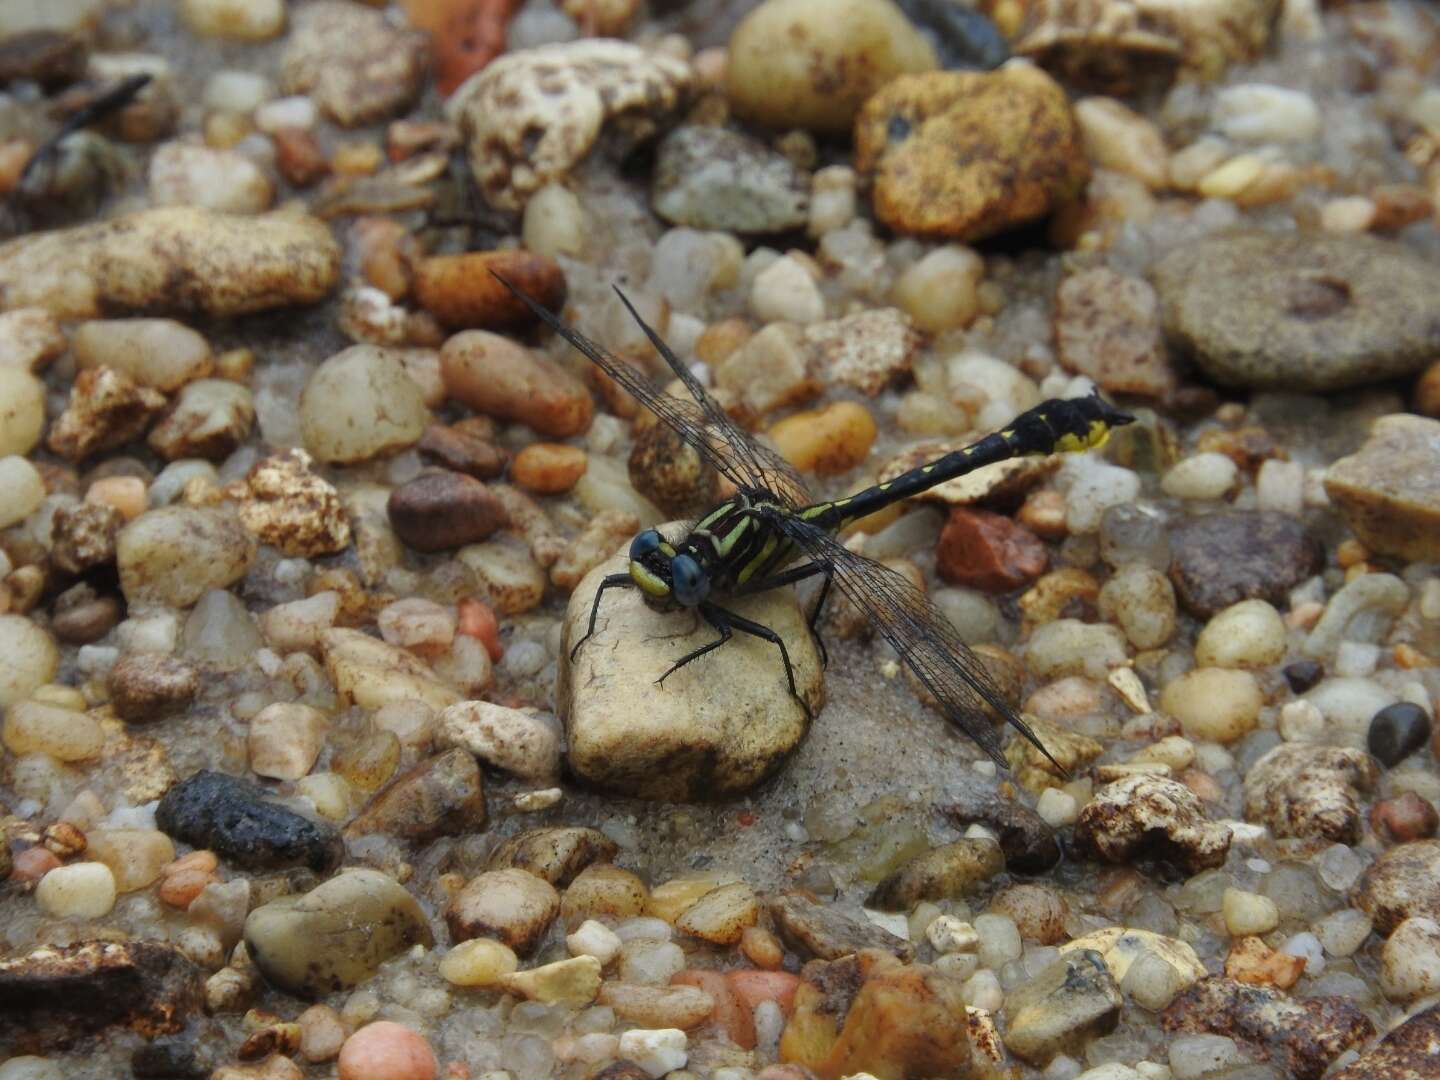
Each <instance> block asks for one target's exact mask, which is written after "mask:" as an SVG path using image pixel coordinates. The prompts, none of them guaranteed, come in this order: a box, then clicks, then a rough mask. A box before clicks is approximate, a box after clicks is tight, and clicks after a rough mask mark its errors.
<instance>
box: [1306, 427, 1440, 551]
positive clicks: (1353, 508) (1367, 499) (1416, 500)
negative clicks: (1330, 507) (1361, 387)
mask: <svg viewBox="0 0 1440 1080" xmlns="http://www.w3.org/2000/svg"><path fill="white" fill-rule="evenodd" d="M1437 474H1440V420H1432V419H1430V418H1429V417H1428V416H1413V415H1410V414H1408V413H1399V414H1394V415H1391V416H1382V417H1380V419H1378V420H1376V421H1375V424H1374V426H1373V427H1372V428H1371V430H1370V437H1369V438H1368V439H1366V440H1365V444H1364V445H1363V446H1362V447H1360V449H1359V450H1358V451H1357V452H1356V453H1354V454H1351V455H1350V456H1349V457H1344V458H1341V459H1340V460H1339V461H1337V462H1335V463H1334V464H1333V465H1331V466H1330V468H1329V469H1328V470H1327V471H1326V473H1325V493H1326V494H1327V495H1329V496H1330V501H1331V502H1333V503H1334V504H1335V505H1336V506H1337V507H1339V508H1340V512H1341V513H1342V514H1344V515H1345V521H1346V522H1347V523H1348V524H1349V526H1350V528H1351V529H1352V530H1353V531H1354V533H1355V535H1356V536H1357V537H1359V539H1360V541H1361V542H1362V543H1363V544H1364V545H1365V546H1366V547H1368V548H1369V549H1370V550H1371V551H1374V552H1377V553H1379V554H1381V555H1395V556H1397V557H1399V558H1402V559H1406V560H1411V561H1417V562H1433V561H1435V560H1436V559H1440V485H1437V484H1436V482H1435V477H1436V475H1437Z"/></svg>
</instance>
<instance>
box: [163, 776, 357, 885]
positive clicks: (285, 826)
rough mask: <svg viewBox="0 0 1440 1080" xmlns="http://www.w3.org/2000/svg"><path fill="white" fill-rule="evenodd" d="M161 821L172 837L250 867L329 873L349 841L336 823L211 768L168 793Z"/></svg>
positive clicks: (186, 779)
mask: <svg viewBox="0 0 1440 1080" xmlns="http://www.w3.org/2000/svg"><path fill="white" fill-rule="evenodd" d="M155 821H156V823H157V824H158V825H159V826H160V828H161V829H163V830H164V831H165V832H166V833H168V834H169V835H170V836H172V837H174V838H175V839H177V840H183V841H185V843H187V844H190V845H192V846H194V847H197V848H209V849H210V850H211V851H214V852H215V853H216V854H218V855H221V856H223V857H224V858H227V859H229V860H230V861H231V862H233V863H235V864H236V865H237V866H243V867H245V868H246V869H247V870H266V869H271V868H274V867H281V866H305V867H309V868H310V869H312V870H314V871H316V872H317V873H322V874H323V873H328V872H329V871H331V870H333V869H334V868H335V867H336V866H337V865H338V864H339V862H340V858H341V855H342V854H343V845H342V843H341V839H340V834H339V832H337V831H336V830H335V829H334V828H333V827H332V826H330V825H325V824H322V823H321V822H318V821H311V820H310V819H309V818H307V817H302V816H301V815H299V814H297V813H295V811H293V810H287V809H285V807H283V806H279V805H277V804H276V803H273V802H269V801H268V800H267V797H266V791H265V789H264V788H262V787H260V786H259V785H258V784H252V783H250V782H249V781H247V780H240V779H237V778H236V777H233V776H226V775H225V774H223V773H217V772H211V771H209V770H208V769H206V770H202V771H200V772H197V773H194V774H192V775H191V776H188V777H186V778H185V779H184V780H182V781H181V782H180V783H178V784H176V785H175V786H174V787H172V788H171V789H170V790H169V791H167V792H166V793H165V797H164V798H163V799H161V800H160V805H159V806H158V807H157V808H156V810H155Z"/></svg>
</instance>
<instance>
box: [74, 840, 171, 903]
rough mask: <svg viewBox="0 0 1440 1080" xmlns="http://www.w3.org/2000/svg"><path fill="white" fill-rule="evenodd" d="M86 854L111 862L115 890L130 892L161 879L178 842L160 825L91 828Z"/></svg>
mask: <svg viewBox="0 0 1440 1080" xmlns="http://www.w3.org/2000/svg"><path fill="white" fill-rule="evenodd" d="M85 855H86V857H87V858H90V859H94V860H95V861H96V862H102V863H104V864H105V865H106V866H108V867H109V868H110V872H111V873H112V874H114V876H115V890H116V891H117V892H122V893H127V892H134V891H135V890H136V889H143V888H146V887H147V886H149V885H153V884H154V883H155V882H156V881H158V880H160V873H161V871H163V870H164V869H165V866H166V864H168V863H171V862H174V861H175V844H174V843H173V842H172V841H171V839H170V837H168V836H166V835H165V834H164V833H163V832H161V831H160V830H159V829H92V830H91V831H90V832H88V833H86V834H85Z"/></svg>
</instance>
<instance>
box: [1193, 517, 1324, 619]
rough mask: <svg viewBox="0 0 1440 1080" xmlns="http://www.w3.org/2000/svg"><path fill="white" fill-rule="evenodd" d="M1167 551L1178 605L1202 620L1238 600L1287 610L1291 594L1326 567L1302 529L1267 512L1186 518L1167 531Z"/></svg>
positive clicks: (1318, 547)
mask: <svg viewBox="0 0 1440 1080" xmlns="http://www.w3.org/2000/svg"><path fill="white" fill-rule="evenodd" d="M1170 551H1171V558H1170V580H1171V581H1172V582H1174V584H1175V592H1176V594H1177V595H1178V596H1179V598H1180V603H1181V604H1182V605H1184V607H1185V609H1186V610H1187V611H1189V612H1190V613H1191V614H1192V615H1196V616H1199V617H1200V618H1204V619H1208V618H1210V616H1212V615H1215V614H1217V613H1218V612H1220V611H1222V610H1223V609H1225V608H1227V607H1229V606H1230V605H1231V604H1238V603H1239V602H1240V601H1241V600H1254V599H1257V598H1258V599H1261V600H1268V601H1269V602H1270V603H1272V604H1275V605H1277V606H1279V607H1282V608H1283V607H1287V606H1288V603H1287V599H1286V598H1287V596H1288V594H1289V592H1290V590H1291V589H1293V588H1294V587H1295V586H1296V585H1299V584H1300V583H1301V582H1302V581H1304V580H1305V579H1306V578H1308V577H1311V576H1313V575H1314V574H1316V573H1318V572H1319V571H1320V568H1321V566H1322V565H1323V564H1324V549H1323V548H1322V546H1321V544H1320V541H1319V540H1318V539H1316V537H1315V536H1313V535H1312V534H1311V533H1310V532H1309V530H1307V529H1306V528H1305V526H1304V524H1302V523H1301V522H1300V521H1299V520H1298V519H1296V518H1293V517H1290V516H1289V515H1288V514H1280V513H1276V512H1274V511H1269V510H1226V511H1222V512H1220V513H1218V514H1206V515H1205V516H1204V517H1193V518H1187V519H1186V520H1184V521H1181V522H1180V523H1179V524H1178V525H1176V526H1175V527H1174V529H1172V530H1171V533H1170Z"/></svg>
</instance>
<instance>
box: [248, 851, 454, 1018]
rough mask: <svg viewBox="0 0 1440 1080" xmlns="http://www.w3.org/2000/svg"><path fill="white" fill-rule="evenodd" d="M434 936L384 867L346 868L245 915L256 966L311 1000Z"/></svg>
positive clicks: (361, 979)
mask: <svg viewBox="0 0 1440 1080" xmlns="http://www.w3.org/2000/svg"><path fill="white" fill-rule="evenodd" d="M433 941H434V937H433V935H432V934H431V932H430V923H429V921H428V920H427V919H426V918H425V913H424V912H423V911H422V910H421V909H420V905H419V904H418V903H416V902H415V898H414V897H413V896H411V895H410V894H409V893H408V892H407V891H406V890H405V887H404V886H403V885H401V884H400V883H399V882H398V881H396V880H395V879H394V878H392V877H390V876H389V875H388V874H382V873H380V871H378V870H366V869H359V868H351V869H348V870H345V871H343V872H341V873H340V874H338V875H336V876H335V877H333V878H331V879H330V880H329V881H327V882H324V883H323V884H321V885H317V886H316V887H315V888H313V889H311V890H310V891H309V892H307V893H306V894H305V895H303V896H284V897H281V898H280V899H278V900H272V901H270V903H268V904H264V905H262V906H261V907H257V908H256V909H255V910H254V911H252V912H250V914H249V916H248V917H247V918H246V919H245V947H246V948H247V949H249V951H250V958H251V959H252V960H253V961H254V962H255V966H256V967H258V968H259V969H260V971H261V973H262V974H263V975H264V976H265V978H266V979H268V980H269V981H270V982H271V983H272V984H274V985H275V986H278V987H279V988H280V989H282V990H284V991H286V992H287V993H291V994H296V995H298V996H300V997H306V998H315V997H322V996H324V995H325V994H331V993H334V992H335V991H337V990H348V989H350V987H352V986H356V985H358V984H360V983H362V982H364V981H365V980H366V979H368V978H370V977H371V976H372V975H374V974H375V972H376V970H377V969H378V968H379V967H380V965H381V964H383V963H384V962H385V961H386V960H389V959H390V958H391V957H393V956H398V955H399V954H400V953H402V952H404V951H405V950H406V949H408V948H410V947H411V946H414V945H427V946H428V945H430V944H431V943H432V942H433Z"/></svg>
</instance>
